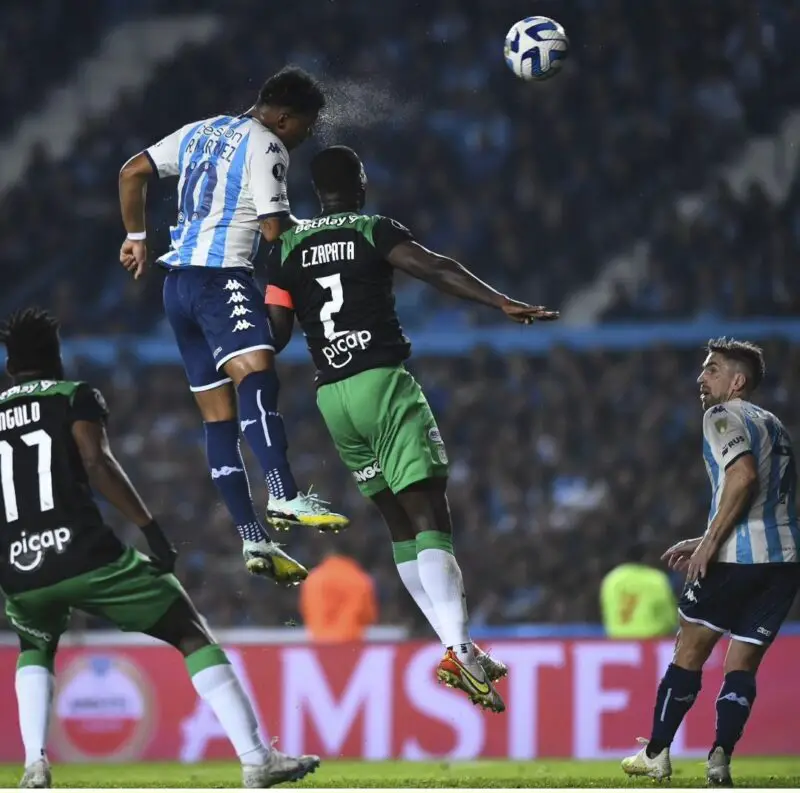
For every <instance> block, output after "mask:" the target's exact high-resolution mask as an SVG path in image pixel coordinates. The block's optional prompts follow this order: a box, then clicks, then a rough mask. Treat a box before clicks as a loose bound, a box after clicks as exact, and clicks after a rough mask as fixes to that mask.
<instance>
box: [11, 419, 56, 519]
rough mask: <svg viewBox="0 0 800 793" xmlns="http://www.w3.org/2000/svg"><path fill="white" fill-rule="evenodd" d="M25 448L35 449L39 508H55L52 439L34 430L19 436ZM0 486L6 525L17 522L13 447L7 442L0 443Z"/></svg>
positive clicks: (40, 431)
mask: <svg viewBox="0 0 800 793" xmlns="http://www.w3.org/2000/svg"><path fill="white" fill-rule="evenodd" d="M20 440H21V441H22V442H23V443H24V444H25V445H26V446H29V447H30V446H36V447H37V455H36V457H37V463H36V470H37V474H38V478H39V508H40V509H41V511H42V512H47V511H48V510H51V509H54V508H55V501H54V499H53V474H52V471H51V467H52V458H53V439H52V438H51V437H50V436H49V435H48V434H47V433H46V432H45V431H44V430H35V431H34V432H28V433H26V434H25V435H21V436H20ZM0 486H2V487H1V489H2V492H3V505H4V507H5V511H6V523H12V522H13V521H15V520H19V506H18V505H17V489H16V487H15V486H14V447H13V446H12V445H11V444H10V443H9V442H8V441H0Z"/></svg>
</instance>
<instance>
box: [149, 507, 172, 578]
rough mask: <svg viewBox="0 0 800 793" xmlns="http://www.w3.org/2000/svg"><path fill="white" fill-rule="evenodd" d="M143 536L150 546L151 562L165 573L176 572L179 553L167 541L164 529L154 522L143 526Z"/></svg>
mask: <svg viewBox="0 0 800 793" xmlns="http://www.w3.org/2000/svg"><path fill="white" fill-rule="evenodd" d="M142 534H144V538H145V539H146V540H147V544H148V545H149V546H150V560H151V561H152V562H153V564H154V565H155V566H156V567H157V568H158V569H159V570H161V572H163V573H172V572H174V571H175V562H176V561H177V560H178V551H177V550H176V548H175V546H174V545H173V544H172V543H171V542H170V541H169V540H168V539H167V535H166V534H164V531H163V529H162V528H161V526H159V525H158V523H157V522H156V521H155V520H153V521H150V523H148V524H147V526H142Z"/></svg>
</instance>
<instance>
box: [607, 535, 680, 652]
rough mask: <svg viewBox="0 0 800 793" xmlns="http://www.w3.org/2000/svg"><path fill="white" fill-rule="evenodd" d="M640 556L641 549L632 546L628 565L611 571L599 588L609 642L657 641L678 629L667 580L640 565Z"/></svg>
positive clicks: (653, 568) (658, 572)
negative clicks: (620, 640)
mask: <svg viewBox="0 0 800 793" xmlns="http://www.w3.org/2000/svg"><path fill="white" fill-rule="evenodd" d="M665 550H666V549H665ZM643 556H644V551H643V549H642V548H641V547H639V546H634V547H633V548H632V549H631V551H630V552H629V554H628V561H627V562H625V563H624V564H621V565H619V566H617V567H615V568H614V569H613V570H611V571H610V572H609V573H608V574H607V575H606V577H605V578H604V579H603V583H602V585H601V586H600V608H601V611H602V614H603V627H604V628H605V631H606V635H607V636H608V637H609V638H611V639H658V638H661V637H666V636H671V635H673V634H674V633H675V631H676V630H677V628H678V603H677V601H676V598H675V593H674V592H673V591H672V584H671V582H670V579H669V576H668V575H667V574H666V573H665V572H664V571H663V570H659V569H658V568H655V567H651V566H650V565H647V564H643V562H642V557H643Z"/></svg>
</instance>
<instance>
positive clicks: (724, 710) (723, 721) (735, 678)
mask: <svg viewBox="0 0 800 793" xmlns="http://www.w3.org/2000/svg"><path fill="white" fill-rule="evenodd" d="M755 699H756V676H755V675H754V674H753V673H752V672H744V671H737V672H728V674H727V675H725V681H724V682H723V684H722V688H721V689H720V692H719V696H718V697H717V735H716V737H715V738H714V746H712V747H711V751H712V752H713V751H714V749H715V748H716V747H717V746H721V747H722V751H723V752H725V754H726V755H728V757H730V756H731V755H732V754H733V748H734V747H735V746H736V744H737V742H738V741H739V738H741V737H742V733H743V732H744V725H745V724H746V723H747V719H748V718H749V716H750V713H751V712H752V710H753V703H754V702H755Z"/></svg>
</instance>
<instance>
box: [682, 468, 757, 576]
mask: <svg viewBox="0 0 800 793" xmlns="http://www.w3.org/2000/svg"><path fill="white" fill-rule="evenodd" d="M757 490H758V471H757V469H756V464H755V458H754V457H753V455H752V454H743V455H742V456H741V457H739V458H738V459H737V460H735V461H734V462H733V463H732V464H731V465H730V466H729V467H728V468H727V470H726V471H725V483H724V484H723V486H722V494H721V495H720V500H719V506H718V507H717V512H716V514H715V515H714V518H713V520H712V521H711V524H710V525H709V527H708V530H707V531H706V533H705V535H704V536H703V539H702V541H701V542H700V543H699V544H698V546H697V548H696V549H695V551H694V553H693V554H692V557H691V559H690V560H689V568H688V572H687V575H686V577H687V579H688V580H689V581H696V580H697V579H698V578H703V577H705V574H706V570H707V569H708V565H709V564H710V562H711V561H712V560H713V558H714V556H715V555H716V554H717V552H718V551H719V549H720V548H721V547H722V544H723V543H724V542H725V540H727V539H728V537H729V536H730V534H731V532H732V531H733V529H734V527H735V526H736V524H737V523H739V522H740V521H741V520H742V518H743V517H744V516H745V514H746V513H747V510H748V508H749V506H750V502H751V501H752V499H753V497H754V496H755V494H756V491H757Z"/></svg>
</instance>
